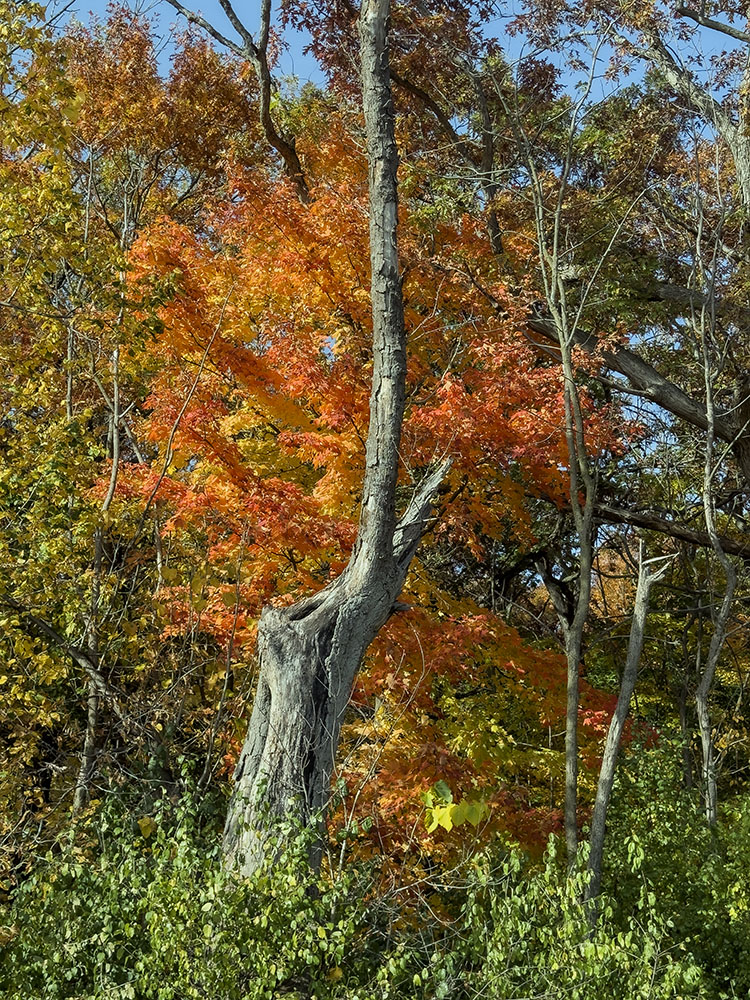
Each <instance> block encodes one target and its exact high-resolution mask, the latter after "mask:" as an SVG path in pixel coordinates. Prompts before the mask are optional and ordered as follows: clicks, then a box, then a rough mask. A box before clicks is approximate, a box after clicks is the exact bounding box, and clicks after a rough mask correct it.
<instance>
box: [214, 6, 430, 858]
mask: <svg viewBox="0 0 750 1000" xmlns="http://www.w3.org/2000/svg"><path fill="white" fill-rule="evenodd" d="M388 9H389V3H388V0H365V2H364V3H363V4H362V11H361V15H360V42H361V60H362V94H363V102H364V111H365V125H366V131H367V153H368V162H369V183H370V263H371V269H372V318H373V384H372V393H371V397H370V428H369V433H368V438H367V449H366V467H365V477H364V483H363V491H362V507H361V511H360V524H359V534H358V538H357V542H356V544H355V547H354V551H353V552H352V556H351V559H350V561H349V564H348V566H347V568H346V569H345V571H344V572H343V573H342V575H341V576H340V577H339V578H338V579H337V580H335V581H333V583H331V584H329V585H328V586H327V587H326V588H325V589H324V590H322V591H321V592H320V593H319V594H316V595H314V596H312V597H309V598H306V599H304V600H302V601H300V602H298V603H297V604H296V605H294V606H293V607H291V608H286V609H277V608H267V609H266V610H265V611H264V613H263V615H262V617H261V620H260V625H259V629H258V654H259V660H260V670H259V676H258V690H257V694H256V699H255V705H254V708H253V713H252V717H251V720H250V727H249V731H248V735H247V739H246V741H245V745H244V747H243V750H242V754H241V756H240V759H239V762H238V765H237V770H236V773H235V788H234V793H233V795H232V799H231V802H230V804H229V812H228V815H227V822H226V827H225V831H224V853H225V860H226V864H227V866H228V867H231V868H234V869H236V870H238V871H240V872H241V873H243V874H250V873H251V872H253V871H254V870H255V869H256V868H258V866H259V865H260V864H262V863H263V861H264V860H265V858H266V855H267V853H268V847H269V835H270V834H271V833H272V831H273V827H274V821H275V820H276V819H278V818H281V817H284V818H293V819H296V820H297V821H299V822H300V823H302V824H308V823H309V822H310V821H311V820H314V817H315V815H316V814H319V813H320V811H321V810H323V809H325V806H326V803H327V800H328V795H329V788H330V778H331V772H332V769H333V764H334V760H335V755H336V749H337V746H338V740H339V735H340V732H341V723H342V720H343V716H344V712H345V710H346V706H347V704H348V701H349V697H350V694H351V689H352V684H353V682H354V678H355V676H356V674H357V671H358V669H359V666H360V664H361V662H362V658H363V656H364V654H365V652H366V650H367V647H368V646H369V645H370V643H371V642H372V640H373V638H374V637H375V635H376V634H377V632H378V630H379V629H380V627H381V626H382V625H383V624H384V623H385V621H386V620H387V618H388V617H389V615H390V614H391V613H392V611H393V607H394V604H395V602H396V600H397V598H398V596H399V593H400V591H401V589H402V587H403V584H404V580H405V578H406V574H407V571H408V568H409V563H410V562H411V558H412V556H413V554H414V551H415V549H416V547H417V545H418V543H419V540H420V538H421V536H422V533H423V531H424V529H425V526H426V523H427V520H428V518H429V516H430V513H431V505H430V497H431V496H432V494H433V493H434V492H435V490H436V488H437V486H438V485H439V483H440V480H441V478H442V476H443V473H444V468H441V469H437V470H436V471H435V472H433V473H432V474H431V475H429V476H428V477H427V478H426V479H425V480H424V482H423V483H422V484H421V485H420V486H419V488H418V489H417V490H416V491H415V494H414V497H413V498H412V501H411V503H410V504H409V507H408V509H407V511H406V512H405V513H404V515H403V517H402V518H401V520H400V521H399V522H398V523H397V522H396V483H397V479H398V468H399V443H400V437H401V425H402V422H403V415H404V398H405V379H406V335H405V330H404V316H403V302H402V297H401V278H400V274H399V269H398V253H397V246H396V236H397V218H398V202H397V185H396V172H397V168H398V154H397V150H396V141H395V134H394V115H393V104H392V100H391V90H390V77H389V65H388V44H387V20H388Z"/></svg>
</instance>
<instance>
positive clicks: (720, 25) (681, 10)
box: [675, 4, 750, 43]
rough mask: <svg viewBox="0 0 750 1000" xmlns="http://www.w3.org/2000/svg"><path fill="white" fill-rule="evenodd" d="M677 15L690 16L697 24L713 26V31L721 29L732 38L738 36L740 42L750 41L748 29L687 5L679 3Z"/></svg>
mask: <svg viewBox="0 0 750 1000" xmlns="http://www.w3.org/2000/svg"><path fill="white" fill-rule="evenodd" d="M675 16H676V17H689V18H690V20H691V21H695V23H696V24H700V25H701V26H702V27H703V28H711V29H712V30H713V31H720V32H721V33H722V34H723V35H729V36H730V38H736V39H737V40H738V41H740V42H748V43H750V34H748V33H747V32H746V31H740V29H739V28H735V27H734V25H731V24H724V22H723V21H715V20H714V19H713V18H712V17H706V15H705V14H702V13H701V12H700V11H697V10H693V9H692V8H690V7H685V6H684V5H682V4H679V5H678V6H677V7H676V8H675Z"/></svg>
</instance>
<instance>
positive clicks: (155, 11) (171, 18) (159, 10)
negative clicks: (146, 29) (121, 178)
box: [48, 0, 321, 81]
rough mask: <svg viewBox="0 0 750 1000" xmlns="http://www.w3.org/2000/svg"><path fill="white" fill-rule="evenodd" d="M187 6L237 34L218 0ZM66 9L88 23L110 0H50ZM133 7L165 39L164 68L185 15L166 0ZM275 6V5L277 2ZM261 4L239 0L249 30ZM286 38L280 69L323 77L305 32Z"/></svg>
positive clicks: (138, 0)
mask: <svg viewBox="0 0 750 1000" xmlns="http://www.w3.org/2000/svg"><path fill="white" fill-rule="evenodd" d="M182 2H183V3H184V5H185V6H186V7H190V8H191V9H192V10H194V11H195V12H196V13H199V14H202V15H203V17H205V18H206V20H207V21H210V22H211V23H212V24H215V25H216V27H217V28H218V29H219V30H220V31H221V32H222V34H224V35H226V36H227V37H229V38H234V37H236V36H235V34H234V32H233V31H232V28H231V26H230V25H229V23H228V21H227V19H226V15H225V14H224V11H223V10H222V9H221V6H220V4H219V2H218V0H195V2H194V3H193V2H191V0H182ZM63 6H64V7H65V9H66V15H65V16H66V17H67V16H75V17H77V18H78V20H79V21H82V22H83V23H84V24H88V23H89V21H90V19H91V15H92V14H94V15H97V16H99V17H102V16H104V15H106V12H107V6H108V0H73V2H72V3H68V2H67V0H50V6H49V8H48V14H50V15H51V14H52V13H53V12H55V11H57V10H60V9H61V8H62V7H63ZM128 6H130V7H131V8H132V9H134V10H137V11H139V12H140V13H142V14H144V15H145V16H146V17H148V19H149V20H150V21H151V22H152V24H153V25H154V28H155V30H156V33H157V34H158V35H160V36H161V37H162V38H163V40H164V49H163V58H162V62H163V64H164V68H165V69H166V68H167V67H168V63H169V53H170V46H169V41H168V39H169V34H170V29H171V28H172V27H173V26H175V27H177V28H178V29H180V28H181V27H183V26H184V23H185V22H184V19H183V18H182V17H181V16H180V15H179V14H178V13H177V11H176V10H175V9H174V7H171V6H170V5H169V4H168V3H167V2H166V0H132V2H130V3H129V4H128ZM274 6H275V5H274ZM258 7H259V4H258V3H257V0H256V2H250V3H248V2H247V0H244V2H242V3H238V4H237V9H238V12H240V11H242V10H243V8H244V9H245V10H247V9H248V8H249V9H250V13H249V14H245V16H246V18H247V20H246V24H247V27H248V28H249V29H250V31H252V32H254V31H255V30H256V28H257V24H256V23H255V22H256V21H257V11H258ZM284 39H285V41H286V43H287V45H288V51H286V52H285V53H284V55H283V57H282V60H281V65H280V67H279V70H280V72H281V74H282V75H284V76H296V77H298V78H299V79H300V80H301V81H305V80H318V81H320V80H321V73H320V70H319V68H318V66H317V63H316V62H315V60H314V59H313V58H312V57H311V56H309V55H306V54H305V53H304V48H305V45H306V43H307V39H306V37H305V36H304V35H302V34H300V33H299V32H292V31H289V30H287V31H285V32H284Z"/></svg>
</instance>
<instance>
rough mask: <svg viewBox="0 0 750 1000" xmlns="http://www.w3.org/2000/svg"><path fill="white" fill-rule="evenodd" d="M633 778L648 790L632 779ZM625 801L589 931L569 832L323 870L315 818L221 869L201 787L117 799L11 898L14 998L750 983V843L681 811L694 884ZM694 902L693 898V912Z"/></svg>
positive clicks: (505, 994) (574, 990)
mask: <svg viewBox="0 0 750 1000" xmlns="http://www.w3.org/2000/svg"><path fill="white" fill-rule="evenodd" d="M642 782H646V783H647V778H643V779H642ZM623 787H624V788H625V791H626V792H629V793H632V792H633V786H632V782H631V784H629V785H628V784H624V786H623ZM631 798H632V795H631ZM616 808H617V810H618V812H616V814H615V815H614V816H613V826H612V829H613V836H617V837H619V838H620V840H621V850H619V852H617V863H616V864H614V865H612V864H610V866H609V870H608V880H609V893H610V895H611V897H612V898H611V899H610V898H608V897H605V898H604V899H603V900H602V902H601V905H600V908H599V921H598V925H597V929H596V931H595V932H593V933H592V932H590V929H589V926H588V923H587V916H586V912H585V909H584V906H583V905H582V903H581V901H580V900H581V896H582V891H583V887H584V883H585V878H584V874H583V873H582V872H581V871H578V872H573V873H568V872H567V871H566V869H565V866H564V864H563V861H562V858H561V857H560V856H559V853H558V850H557V848H556V845H555V843H554V842H552V843H551V845H550V849H549V850H548V852H547V854H546V856H545V858H544V861H543V862H542V863H541V864H540V863H537V864H532V863H531V862H530V861H529V860H528V859H525V858H524V857H523V856H522V855H521V854H520V853H517V852H514V851H508V850H507V848H501V847H499V846H498V847H497V848H496V849H494V850H493V849H492V848H489V849H488V850H486V851H485V852H483V853H482V854H479V855H476V856H474V857H473V858H471V859H468V860H467V861H466V862H465V863H464V864H463V865H462V866H461V867H460V868H459V869H456V870H454V871H451V872H447V871H444V872H441V873H440V874H439V875H433V876H432V877H431V879H430V880H429V881H425V882H424V883H423V884H421V885H416V886H410V887H408V888H407V887H405V886H395V887H394V885H393V883H392V881H388V880H386V879H384V878H383V871H382V863H381V862H380V861H379V860H378V859H375V860H373V859H368V860H365V861H362V862H357V861H356V860H353V861H349V862H347V863H346V864H345V865H343V866H342V867H340V868H338V867H336V866H330V865H326V866H324V874H322V875H321V876H319V877H317V878H315V879H312V877H311V875H310V872H309V869H308V868H307V867H306V861H305V859H306V858H307V856H308V852H309V849H310V842H309V838H308V836H307V835H306V834H305V833H304V832H300V831H293V830H290V829H281V830H279V839H278V849H277V852H276V857H275V861H274V863H273V865H272V866H270V867H269V868H268V869H267V870H266V871H262V872H260V873H258V874H257V875H256V876H254V877H253V878H251V879H244V880H243V879H238V878H235V877H232V876H229V875H227V874H226V873H224V872H223V871H222V869H221V865H220V857H219V852H218V847H217V843H218V837H217V834H216V830H215V828H213V827H211V826H208V827H206V826H203V825H202V821H201V819H200V816H199V815H198V811H197V810H196V809H194V808H192V807H191V806H190V805H187V806H186V805H185V803H184V802H183V803H182V804H181V805H180V806H175V805H173V804H172V803H171V802H170V801H169V800H165V801H164V802H162V803H161V804H160V805H157V806H156V807H155V808H154V809H152V810H151V815H149V816H148V817H138V816H137V815H136V814H135V813H133V812H131V811H127V810H120V812H119V813H118V810H117V808H116V807H112V808H109V809H105V810H103V811H101V812H100V814H99V815H98V816H97V817H96V818H95V819H93V820H91V821H90V823H89V826H88V827H87V828H85V829H84V828H83V827H82V826H81V825H80V824H79V826H78V828H77V830H76V831H75V833H70V834H67V835H66V836H65V837H64V838H63V839H62V840H61V841H60V842H59V843H58V844H57V845H56V847H55V849H54V850H53V851H50V852H49V853H48V854H47V855H46V856H45V857H43V858H40V859H38V860H37V861H36V862H35V864H34V865H33V866H32V868H31V869H30V870H29V871H28V872H27V873H26V874H25V876H24V877H23V878H22V879H20V880H19V882H18V885H17V886H16V888H15V889H14V891H13V893H12V894H11V897H10V899H9V901H8V902H7V903H6V904H4V909H3V910H0V924H1V925H2V930H0V934H1V935H2V937H1V938H0V940H1V941H2V942H3V948H2V955H1V957H0V996H2V997H3V998H7V1000H53V998H54V1000H58V998H60V1000H62V998H66V1000H104V998H107V1000H120V998H122V1000H126V998H129V1000H198V998H201V1000H203V998H209V1000H261V998H287V1000H303V998H305V1000H307V998H321V1000H322V998H330V1000H333V998H341V1000H343V998H346V1000H386V998H415V1000H427V998H430V1000H432V998H451V1000H469V998H471V1000H474V998H476V1000H479V998H488V1000H492V998H497V1000H511V998H519V1000H520V998H522V997H534V998H554V1000H590V998H592V997H594V998H596V1000H638V998H644V1000H645V998H650V1000H672V998H680V997H705V998H707V1000H718V998H719V997H722V996H724V997H732V996H746V995H747V993H746V992H742V991H741V984H742V983H744V982H745V981H746V977H747V969H748V968H750V961H748V959H747V955H745V956H744V957H743V953H742V946H741V941H742V937H743V934H744V930H743V928H742V926H741V925H742V920H743V919H746V916H747V914H746V910H744V909H743V907H744V906H745V902H746V899H747V893H746V892H745V894H744V896H742V894H741V893H740V890H739V889H738V888H737V886H738V885H739V879H738V872H739V869H740V868H741V867H742V866H745V865H746V861H747V858H746V854H747V852H748V850H750V848H747V847H745V848H744V851H745V854H743V851H742V850H741V849H740V848H739V847H738V846H737V845H736V844H735V847H734V852H735V853H734V854H732V852H731V851H728V850H727V849H726V845H725V848H724V849H723V851H724V871H723V874H721V877H719V865H718V862H716V861H715V860H713V859H715V858H716V857H717V854H716V845H715V844H713V845H712V843H711V842H710V840H707V839H706V838H705V837H703V839H701V836H703V835H702V834H701V835H700V836H699V833H698V831H699V830H700V829H701V827H700V823H699V819H700V817H699V816H697V815H695V814H694V811H693V813H691V814H690V815H689V816H688V815H687V814H686V813H685V814H683V813H680V814H679V816H678V822H679V823H680V824H681V827H682V828H681V831H680V833H681V836H682V838H683V840H684V839H685V836H687V837H688V841H689V850H688V855H689V856H688V857H687V859H686V862H685V863H687V864H688V865H690V866H691V867H690V871H691V873H692V874H691V877H693V876H694V877H695V879H696V881H695V885H694V887H693V888H691V886H690V885H686V884H684V883H685V878H684V877H683V880H682V883H679V877H680V875H679V871H678V869H679V866H680V864H681V863H682V862H681V860H680V853H679V852H678V851H675V850H674V846H675V845H674V843H673V844H672V852H671V854H670V852H669V850H668V848H667V846H665V845H664V844H661V846H660V845H659V844H657V843H656V842H655V840H654V838H655V836H656V835H655V834H654V835H653V836H652V840H651V841H650V840H649V836H650V834H649V831H650V830H652V827H651V826H650V824H649V821H648V811H647V810H644V807H643V806H642V805H640V806H638V807H637V808H634V807H633V806H632V802H631V799H629V798H628V794H623V795H621V796H620V798H619V801H618V805H617V807H616ZM626 808H627V809H631V815H630V826H629V829H628V831H627V833H626V832H624V821H625V813H624V811H625V809H626ZM680 808H682V807H680ZM685 808H687V807H685ZM639 810H640V811H639ZM139 820H140V822H139ZM744 823H745V821H744V820H742V822H741V823H740V826H742V824H744ZM746 825H747V824H745V826H746ZM686 830H687V834H686ZM691 831H693V832H691ZM742 836H743V838H744V833H743V834H742ZM694 851H695V852H700V853H701V856H702V857H703V859H704V864H703V868H701V867H700V866H698V865H697V864H694V862H695V861H696V859H695V858H694V857H693V852H694ZM353 855H354V856H356V851H355V852H353ZM670 866H671V867H670ZM693 869H695V870H693ZM704 869H705V875H701V871H703V870H704ZM744 870H745V872H746V871H747V868H746V867H745V868H744ZM727 871H729V872H730V874H729V875H728V874H727ZM683 875H684V873H683ZM733 879H734V881H733ZM711 880H713V885H712V888H711V889H710V891H709V883H710V881H711ZM735 883H736V884H735ZM743 884H744V883H743ZM386 885H387V886H388V888H387V889H385V888H383V886H386ZM667 886H671V889H670V891H667V888H666V887H667ZM733 886H734V889H733V888H732V887H733ZM743 891H744V890H743ZM722 893H723V894H724V898H723V899H722V900H720V901H718V902H717V898H718V895H720V894H722ZM732 893H734V895H732ZM741 896H742V898H740V897H741ZM698 899H700V908H698ZM685 906H692V907H696V912H695V913H694V914H692V915H691V918H690V921H689V926H687V924H686V923H685V920H686V917H685V914H684V912H683V910H681V909H680V908H684V907H685ZM732 907H733V908H734V912H735V918H733V919H734V924H732V921H731V920H730V919H729V916H728V913H729V909H730V908H732ZM743 914H744V917H743V916H742V915H743ZM728 920H729V923H730V925H732V927H733V930H732V929H731V927H730V931H731V933H730V938H731V934H732V933H733V934H734V935H735V936H734V938H732V939H731V940H730V941H729V942H728V943H727V944H726V946H725V949H724V951H723V952H720V954H719V955H718V957H717V956H712V954H711V949H710V947H709V937H715V935H717V934H718V927H719V925H720V924H721V923H722V921H723V924H724V926H725V927H726V925H727V921H728ZM722 947H724V946H722ZM742 962H745V963H746V967H745V968H743V967H742ZM730 966H731V968H730ZM743 977H745V978H743ZM732 978H734V979H735V986H734V987H733V986H732V983H731V981H732Z"/></svg>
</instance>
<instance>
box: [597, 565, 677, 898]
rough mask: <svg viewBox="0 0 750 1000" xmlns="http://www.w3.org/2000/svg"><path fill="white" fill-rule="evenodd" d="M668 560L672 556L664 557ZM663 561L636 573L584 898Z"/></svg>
mask: <svg viewBox="0 0 750 1000" xmlns="http://www.w3.org/2000/svg"><path fill="white" fill-rule="evenodd" d="M667 558H670V559H671V557H667ZM656 562H662V563H663V560H654V559H652V560H648V561H647V562H644V561H643V557H642V554H641V563H640V567H639V573H638V586H637V588H636V593H635V604H634V607H633V621H632V622H631V625H630V639H629V641H628V652H627V656H626V658H625V666H624V668H623V672H622V679H621V681H620V692H619V694H618V696H617V705H616V707H615V711H614V715H613V716H612V721H611V722H610V724H609V730H608V732H607V740H606V743H605V745H604V756H603V757H602V766H601V769H600V771H599V781H598V783H597V787H596V799H595V801H594V814H593V816H592V819H591V834H590V837H589V844H590V848H591V849H590V851H589V861H588V867H589V874H590V877H589V883H588V886H587V889H586V898H587V899H596V897H597V896H598V895H599V892H600V891H601V881H602V856H603V853H604V837H605V832H606V826H607V811H608V809H609V803H610V799H611V797H612V787H613V785H614V780H615V770H616V768H617V758H618V756H619V754H620V742H621V740H622V731H623V729H624V727H625V720H626V719H627V717H628V712H629V711H630V701H631V699H632V697H633V692H634V691H635V684H636V680H637V679H638V667H639V664H640V662H641V653H642V651H643V637H644V635H645V630H646V618H647V616H648V606H649V599H650V594H651V588H652V587H653V585H654V584H655V583H656V582H657V580H659V579H660V577H661V576H662V575H663V573H664V572H665V570H666V568H667V567H666V565H662V566H661V568H660V569H658V570H657V571H656V572H655V573H652V572H650V570H649V566H650V565H653V564H654V563H656Z"/></svg>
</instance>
